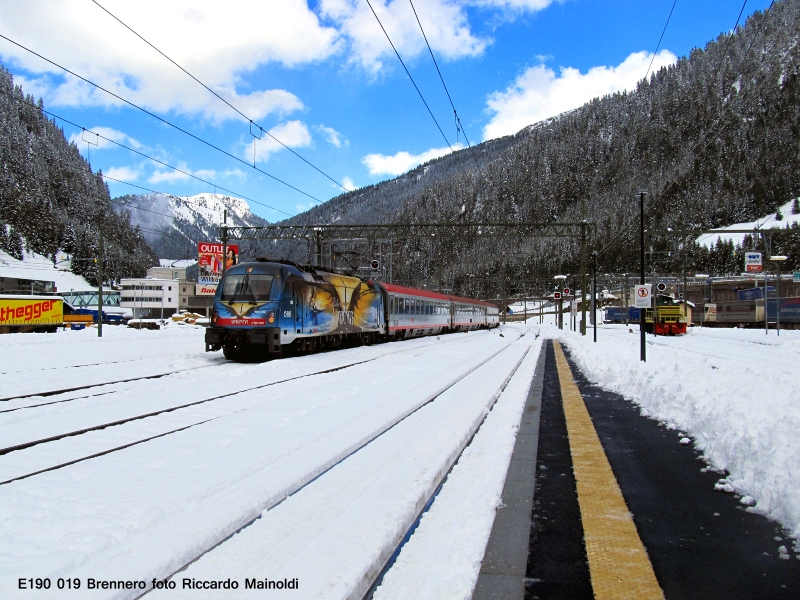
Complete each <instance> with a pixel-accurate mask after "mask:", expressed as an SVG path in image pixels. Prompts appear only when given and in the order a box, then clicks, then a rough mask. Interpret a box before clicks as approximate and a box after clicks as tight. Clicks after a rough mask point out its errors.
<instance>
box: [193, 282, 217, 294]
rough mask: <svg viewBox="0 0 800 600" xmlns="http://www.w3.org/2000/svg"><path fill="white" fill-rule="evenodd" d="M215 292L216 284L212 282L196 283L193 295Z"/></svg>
mask: <svg viewBox="0 0 800 600" xmlns="http://www.w3.org/2000/svg"><path fill="white" fill-rule="evenodd" d="M216 293H217V285H216V284H214V283H198V284H196V285H195V286H194V295H195V296H213V295H215V294H216Z"/></svg>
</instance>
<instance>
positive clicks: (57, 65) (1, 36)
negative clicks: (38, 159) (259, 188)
mask: <svg viewBox="0 0 800 600" xmlns="http://www.w3.org/2000/svg"><path fill="white" fill-rule="evenodd" d="M0 38H2V39H4V40H6V41H7V42H10V43H11V44H14V45H15V46H17V47H19V48H22V49H23V50H25V51H26V52H29V53H31V54H33V55H34V56H36V57H38V58H41V59H42V60H44V61H45V62H48V63H50V64H51V65H53V66H55V67H58V68H59V69H62V70H64V71H65V72H66V73H69V74H70V75H72V76H73V77H77V78H78V79H80V80H81V81H84V82H86V83H88V84H89V85H91V86H93V87H96V88H97V89H99V90H102V91H103V92H105V93H106V94H109V95H110V96H113V97H114V98H116V99H117V100H119V101H121V102H124V103H125V104H127V105H129V106H131V107H133V108H135V109H137V110H139V111H141V112H143V113H145V114H146V115H148V116H150V117H152V118H154V119H156V120H158V121H160V122H162V123H164V124H165V125H167V126H169V127H172V128H173V129H176V130H177V131H180V132H181V133H183V134H185V135H188V136H189V137H191V138H193V139H195V140H197V141H198V142H200V143H201V144H205V145H206V146H208V147H209V148H212V149H214V150H216V151H217V152H221V153H222V154H224V155H225V156H228V157H230V158H232V159H234V160H236V161H238V162H240V163H242V164H244V165H247V166H248V167H250V168H251V169H254V170H256V171H258V172H259V173H262V174H263V175H266V176H267V177H269V178H270V179H273V180H274V181H277V182H278V183H281V184H283V185H285V186H286V187H288V188H291V189H293V190H294V191H296V192H298V193H300V194H303V195H304V196H307V197H308V198H311V199H312V200H313V201H314V202H317V203H318V204H322V201H321V200H319V199H318V198H316V197H314V196H312V195H311V194H309V193H308V192H304V191H303V190H301V189H300V188H297V187H295V186H293V185H292V184H291V183H288V182H286V181H284V180H283V179H280V178H278V177H275V175H272V174H271V173H267V172H266V171H264V170H263V169H260V168H258V167H257V166H255V164H252V165H251V164H250V163H249V162H248V161H246V160H244V159H242V158H240V157H238V156H236V155H235V154H231V153H230V152H228V151H227V150H223V149H222V148H220V147H219V146H217V145H215V144H212V143H211V142H209V141H207V140H204V139H203V138H201V137H199V136H197V135H195V134H193V133H191V132H190V131H188V130H186V129H184V128H183V127H180V126H179V125H175V124H174V123H172V122H170V121H168V120H166V119H164V118H163V117H159V116H158V115H157V114H155V113H153V112H150V111H149V110H147V109H146V108H143V107H141V106H139V105H138V104H136V103H134V102H131V101H130V100H128V99H126V98H123V97H122V96H120V95H119V94H116V93H114V92H112V91H111V90H108V89H106V88H104V87H103V86H101V85H99V84H97V83H94V82H93V81H91V80H89V79H87V78H85V77H82V76H81V75H78V74H77V73H75V72H74V71H71V70H69V69H67V68H66V67H64V66H62V65H60V64H58V63H57V62H55V61H53V60H50V59H49V58H46V57H45V56H42V55H41V54H39V53H38V52H35V51H34V50H31V49H30V48H28V47H27V46H23V45H22V44H20V43H19V42H15V41H14V40H12V39H11V38H9V37H7V36H5V35H3V34H0ZM62 120H64V121H66V119H62ZM106 139H107V138H106ZM281 212H283V211H281ZM285 214H288V213H285Z"/></svg>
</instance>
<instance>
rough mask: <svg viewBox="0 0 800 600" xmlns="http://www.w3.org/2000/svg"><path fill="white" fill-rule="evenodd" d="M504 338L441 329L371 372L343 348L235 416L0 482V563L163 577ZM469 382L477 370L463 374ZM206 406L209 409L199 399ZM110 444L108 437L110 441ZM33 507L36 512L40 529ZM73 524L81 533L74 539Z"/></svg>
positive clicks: (483, 358) (358, 445)
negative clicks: (347, 367)
mask: <svg viewBox="0 0 800 600" xmlns="http://www.w3.org/2000/svg"><path fill="white" fill-rule="evenodd" d="M506 335H507V336H508V333H506ZM515 337H517V336H516V334H513V333H512V335H511V336H508V337H506V338H505V340H504V339H502V338H500V337H499V336H497V335H496V334H492V333H485V334H482V333H476V334H469V335H467V336H463V337H462V336H457V337H456V336H453V337H452V338H451V337H450V336H447V338H448V341H453V342H455V343H445V340H444V338H443V341H442V342H441V343H437V342H436V341H431V343H428V344H426V346H425V347H424V348H423V347H422V344H420V343H418V342H417V343H414V345H413V346H410V347H407V348H402V349H401V350H402V352H403V354H399V353H400V350H398V351H397V354H396V355H395V356H394V357H392V362H391V365H392V368H391V369H377V368H375V367H374V366H372V365H377V364H378V363H377V362H376V361H377V358H380V357H371V356H370V353H374V351H375V348H361V349H357V351H354V352H353V353H355V354H358V355H359V356H360V357H362V360H360V361H353V360H352V359H353V358H354V357H353V356H352V354H353V353H351V354H350V355H349V360H348V361H347V362H348V363H352V362H359V363H361V364H359V365H353V367H352V368H353V369H355V370H356V372H354V373H351V374H342V375H339V374H337V373H336V372H335V371H332V370H331V372H329V373H327V374H320V375H318V376H314V377H301V378H297V379H295V380H293V381H291V382H286V383H283V384H282V385H280V386H276V387H273V388H272V389H273V390H275V391H274V392H271V393H270V396H269V398H268V401H267V402H265V401H264V398H263V396H258V397H254V396H253V394H252V393H250V394H241V395H239V396H237V397H238V398H241V400H237V402H238V405H239V406H237V408H238V409H239V410H237V412H236V413H235V414H234V413H227V414H225V415H220V417H219V418H216V419H215V420H213V421H211V420H206V421H205V422H204V423H202V424H199V423H197V422H198V421H200V420H202V419H196V421H194V423H195V425H194V426H193V427H191V428H188V429H183V430H182V432H180V433H178V434H176V435H171V434H168V435H166V436H162V437H160V438H159V439H157V440H156V439H154V440H153V441H152V443H150V444H142V443H141V440H142V439H143V437H147V436H141V435H140V436H138V437H136V439H132V440H130V442H129V443H137V442H138V444H137V445H135V446H131V445H128V448H129V450H128V451H126V452H116V451H115V452H111V453H109V454H105V455H103V456H102V457H98V458H97V460H94V461H85V460H84V461H83V462H82V463H80V464H74V463H73V465H71V466H70V467H69V468H62V469H58V470H55V471H50V472H47V473H42V474H41V475H40V476H38V477H34V478H27V479H23V480H17V481H15V482H14V483H12V484H7V485H3V486H2V487H0V517H2V518H0V556H4V557H7V558H9V559H10V560H8V561H5V562H2V561H0V571H4V572H11V573H16V572H20V573H21V572H23V571H24V572H27V571H29V570H30V569H31V568H32V565H33V563H36V564H37V565H39V566H38V567H37V569H38V571H41V570H42V569H44V570H45V571H46V572H49V573H56V572H61V573H65V572H71V573H73V575H74V576H89V575H91V576H94V577H108V578H116V577H118V576H119V568H120V565H125V568H126V569H128V570H129V571H130V573H131V575H133V574H135V575H136V577H137V578H141V579H142V580H145V581H148V582H149V581H150V580H151V579H152V578H160V579H163V578H164V577H166V576H168V575H169V574H171V573H175V572H177V571H178V570H179V569H181V568H184V567H185V566H186V565H187V564H190V563H191V562H192V561H194V560H196V559H197V557H199V556H202V555H203V554H204V553H206V552H207V551H208V550H209V549H210V548H212V547H214V546H216V545H218V544H219V543H220V542H221V541H222V540H224V539H225V538H226V537H228V536H230V535H232V534H233V533H235V532H236V531H238V530H240V529H241V528H242V527H243V526H245V525H246V524H247V523H250V522H252V521H253V520H254V519H256V518H257V517H258V516H259V515H261V514H262V513H264V512H265V511H267V510H268V509H270V508H271V507H275V506H279V505H283V504H285V502H284V501H285V500H286V498H287V497H289V496H293V495H296V494H298V493H301V492H302V490H303V489H304V488H306V487H307V486H308V484H309V483H311V482H313V481H315V480H317V479H318V478H320V477H321V476H323V474H325V477H327V473H328V472H329V471H331V470H332V468H334V467H336V466H337V465H339V464H340V463H342V461H345V459H346V458H347V459H348V460H346V461H345V462H352V460H350V459H349V458H348V457H351V458H352V457H353V456H359V455H361V454H363V452H360V450H361V449H363V448H365V447H366V446H369V445H371V443H372V442H374V440H376V438H383V437H384V436H383V434H385V433H386V432H387V431H390V430H391V431H394V429H395V426H396V425H397V424H398V423H400V422H401V421H402V422H403V423H408V422H410V421H416V420H417V416H412V415H418V414H419V413H420V411H425V410H427V408H423V407H426V406H431V405H432V404H436V403H433V402H432V399H433V398H438V397H441V395H442V394H443V393H445V392H446V390H448V389H449V388H451V387H453V386H454V385H456V384H458V382H460V381H461V380H462V379H463V378H464V377H465V376H468V374H470V373H480V372H481V371H480V368H481V366H482V365H485V364H487V363H488V362H490V361H492V359H493V358H495V357H497V356H498V355H503V356H505V355H506V354H508V353H507V352H505V354H503V353H504V351H506V350H508V348H509V347H510V346H511V345H512V342H513V338H515ZM339 356H344V355H338V353H337V354H336V355H327V356H317V358H314V357H309V362H305V363H302V364H306V365H308V364H315V365H316V364H317V363H319V362H321V361H324V362H326V363H328V364H330V362H331V361H332V359H333V360H335V359H336V358H337V357H339ZM364 357H370V358H371V359H372V360H370V361H365V360H363V358H364ZM315 361H316V362H315ZM365 363H368V364H365ZM300 364H301V363H297V364H296V365H295V368H296V367H297V366H298V365H300ZM325 370H327V369H325ZM337 371H341V369H337ZM482 380H483V378H482V377H481V376H480V375H479V376H478V377H477V379H474V381H477V382H480V381H482ZM461 387H462V388H463V385H462V386H461ZM460 389H461V388H460ZM245 400H247V402H245ZM254 400H258V404H255V403H254ZM248 402H249V403H250V404H249V405H248V404H247V403H248ZM209 404H213V403H206V404H205V405H204V406H208V405H209ZM199 408H201V407H199ZM199 408H194V409H188V410H190V411H195V410H199ZM203 410H206V409H203ZM179 412H181V411H179ZM173 414H174V413H173ZM192 414H193V416H196V415H195V414H194V413H192ZM163 416H164V415H162V417H163ZM223 416H224V417H225V418H222V417H223ZM159 418H161V417H156V419H159ZM170 418H172V417H170ZM149 420H150V419H142V420H139V421H137V422H131V423H129V424H127V425H125V426H123V427H116V428H107V429H106V430H100V431H96V432H92V433H89V434H86V435H84V436H78V437H77V438H64V439H62V440H59V441H56V442H50V443H46V444H39V445H38V446H34V447H31V448H29V449H26V450H21V451H15V452H10V453H8V454H6V455H5V456H4V458H7V459H11V458H14V457H16V456H17V455H20V456H23V455H26V454H27V453H29V452H35V451H36V450H37V448H44V449H48V448H49V447H51V446H52V447H53V449H54V450H57V448H56V447H57V446H58V445H60V444H64V443H67V442H69V441H70V439H73V440H80V439H81V438H82V437H88V436H93V435H96V436H101V435H102V436H105V438H104V441H103V443H106V442H108V441H110V440H112V439H117V438H119V433H114V431H112V430H115V429H118V430H120V432H122V431H127V432H128V434H129V435H135V434H138V433H141V430H142V425H136V423H144V422H146V421H149ZM185 425H191V423H185V424H182V426H185ZM403 427H406V426H405V425H403ZM175 428H176V427H172V429H175ZM112 433H114V436H113V437H112V436H111V434H112ZM158 433H163V432H158ZM120 445H122V444H120V443H119V440H118V441H117V443H116V444H114V446H120ZM105 449H106V450H107V449H108V448H105ZM85 454H88V453H85ZM62 455H63V453H61V452H60V451H59V456H62ZM78 458H80V457H78ZM15 460H16V459H15ZM62 462H64V461H62ZM46 466H54V462H51V463H50V464H49V465H46ZM34 470H37V469H32V470H29V471H25V472H21V473H19V474H20V475H25V474H27V473H30V472H32V471H34ZM315 485H316V484H315ZM53 486H55V487H53ZM309 487H314V486H309ZM55 489H57V490H58V492H57V493H54V490H55ZM48 490H49V491H48ZM31 503H33V506H32V504H31ZM289 504H292V503H291V502H290V503H289ZM34 515H37V516H34ZM41 515H47V517H46V519H45V520H46V521H47V522H46V523H45V522H44V521H42V518H41ZM11 524H13V527H11ZM54 530H58V532H59V533H58V540H62V541H63V543H68V540H73V542H69V543H70V544H72V545H71V547H70V548H71V549H70V550H69V551H61V549H60V548H59V545H60V544H61V542H59V541H54V539H53V538H52V537H51V536H50V535H49V532H50V531H54ZM73 531H74V532H75V534H76V535H77V532H78V531H80V532H82V533H81V535H80V536H78V537H77V538H76V537H75V535H73V534H72V533H70V532H73ZM19 535H22V536H23V537H24V539H25V540H26V544H27V547H28V548H29V549H31V551H26V552H25V553H24V554H21V555H18V554H17V553H16V552H15V551H14V550H13V548H15V547H16V546H15V544H17V543H18V540H17V538H18V536H19ZM75 541H77V545H75V543H74V542H75ZM36 548H38V549H39V550H36ZM45 557H46V558H45ZM73 561H77V562H73ZM38 571H37V572H38ZM0 580H2V578H0ZM117 594H119V593H117ZM109 596H113V597H126V598H127V597H130V595H127V596H125V595H124V594H123V595H122V596H119V595H117V596H114V595H113V594H112V593H109Z"/></svg>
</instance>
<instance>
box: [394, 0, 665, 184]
mask: <svg viewBox="0 0 800 600" xmlns="http://www.w3.org/2000/svg"><path fill="white" fill-rule="evenodd" d="M675 1H676V2H677V0H675ZM408 3H409V4H410V5H411V10H413V11H414V17H415V18H416V19H417V25H419V30H420V31H421V32H422V37H423V38H424V39H425V45H426V46H428V52H430V54H431V58H432V59H433V64H434V66H435V67H436V72H437V73H438V74H439V79H440V80H441V82H442V87H444V92H445V94H447V99H448V100H449V101H450V107H451V108H452V109H453V116H454V118H455V121H456V135H458V132H459V131H460V132H461V133H463V134H464V141H466V142H467V147H468V148H469V150H470V156H472V160H474V161H475V166H476V167H478V170H479V171H480V172H481V174H482V175H483V169H481V165H480V163H478V159H477V158H475V150H474V149H473V148H472V144H470V142H469V138H468V137H467V132H466V131H465V130H464V127H463V126H462V125H461V119H460V118H459V116H458V111H457V110H456V106H455V104H454V103H453V98H452V97H451V96H450V90H448V89H447V84H446V83H445V82H444V77H443V76H442V71H441V70H440V69H439V63H438V62H436V57H435V56H434V55H433V49H432V48H431V45H430V43H429V42H428V36H427V35H425V29H423V27H422V23H421V22H420V20H419V15H418V14H417V9H416V8H414V3H413V2H412V1H411V0H408ZM384 33H385V32H384Z"/></svg>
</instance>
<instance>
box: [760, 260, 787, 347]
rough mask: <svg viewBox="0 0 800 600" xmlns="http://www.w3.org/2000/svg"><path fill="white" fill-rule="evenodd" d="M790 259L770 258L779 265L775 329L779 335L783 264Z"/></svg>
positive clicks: (776, 285)
mask: <svg viewBox="0 0 800 600" xmlns="http://www.w3.org/2000/svg"><path fill="white" fill-rule="evenodd" d="M787 258H788V257H787V256H782V255H778V256H770V258H769V259H770V260H774V261H775V262H776V263H778V281H777V283H776V284H775V296H776V298H775V329H776V330H777V332H778V335H779V336H780V334H781V263H783V261H785V260H786V259H787ZM766 306H767V305H766V302H765V303H764V310H766Z"/></svg>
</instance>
